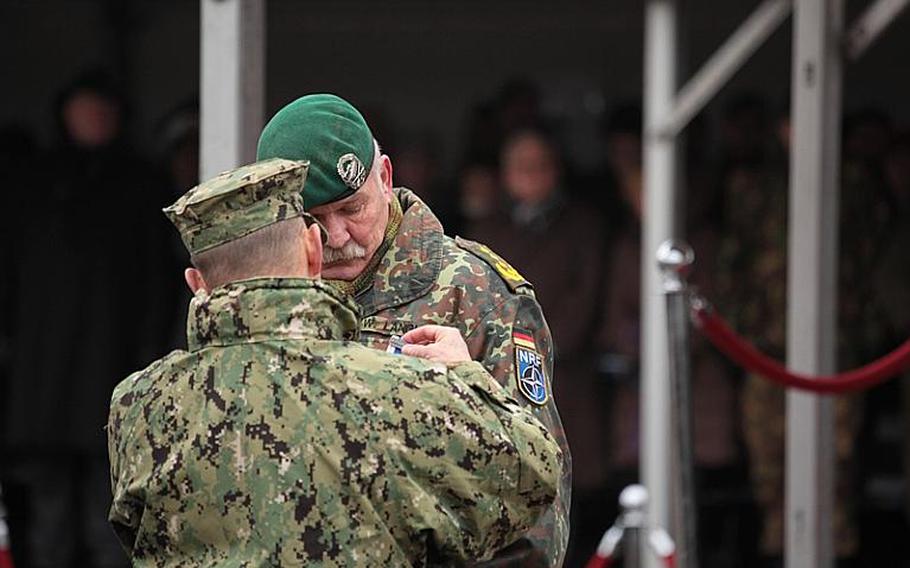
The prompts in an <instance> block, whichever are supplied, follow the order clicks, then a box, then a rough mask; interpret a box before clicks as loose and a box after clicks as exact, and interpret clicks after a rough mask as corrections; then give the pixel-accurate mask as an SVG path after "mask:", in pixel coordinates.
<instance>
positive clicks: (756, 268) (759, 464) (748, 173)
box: [717, 167, 878, 556]
mask: <svg viewBox="0 0 910 568" xmlns="http://www.w3.org/2000/svg"><path fill="white" fill-rule="evenodd" d="M843 186H844V189H843V192H842V197H841V223H840V233H841V247H840V252H839V256H838V258H839V267H838V271H839V302H838V330H839V331H838V348H837V366H838V369H847V368H850V367H854V366H856V365H859V364H862V363H863V362H865V361H864V359H865V358H866V357H868V356H869V349H868V346H870V345H874V344H875V343H876V338H875V337H874V336H875V334H876V320H877V317H876V315H875V314H870V313H868V312H866V313H864V310H863V309H862V306H867V305H871V303H868V293H869V290H870V289H869V287H867V286H865V285H863V284H862V279H863V274H868V273H869V272H868V271H871V263H872V262H873V260H872V258H873V257H872V255H870V253H869V251H871V250H873V249H874V248H875V246H874V242H875V240H876V239H877V238H878V235H876V234H875V233H874V232H871V231H866V230H859V226H860V225H861V222H862V221H863V220H865V222H868V221H869V220H870V218H871V216H870V215H869V207H870V203H869V200H868V199H865V198H864V197H863V196H865V195H868V194H866V193H864V192H861V191H859V188H861V187H863V186H864V183H863V182H861V180H860V179H858V178H857V177H855V174H854V173H853V172H851V171H850V170H849V169H846V170H845V171H844V180H843ZM726 191H727V195H726V200H727V201H726V203H727V207H726V220H727V224H728V226H727V231H726V235H725V238H724V240H723V242H722V245H721V250H720V252H719V262H718V265H719V266H720V267H722V270H720V272H719V274H718V283H717V303H718V307H719V309H720V312H721V313H722V314H723V315H724V316H725V317H729V318H730V320H731V323H732V324H733V326H734V328H735V329H736V330H737V331H738V332H739V333H741V334H743V335H744V336H745V337H746V338H748V339H749V340H751V341H752V342H754V343H755V344H756V346H757V347H758V348H759V349H761V350H762V351H764V352H765V353H767V354H769V355H771V356H772V357H774V358H776V359H778V360H780V361H783V360H784V359H785V354H786V350H785V347H786V343H787V341H786V307H787V208H788V202H787V200H788V196H787V171H786V169H785V168H782V167H781V168H776V169H770V170H769V171H755V170H751V169H748V168H740V169H737V170H735V171H734V172H732V173H731V174H730V175H729V176H728V179H727V183H726ZM742 395H743V398H742V407H743V430H744V432H743V434H744V437H745V441H746V446H747V449H748V451H749V456H750V467H751V476H752V486H753V491H754V493H755V498H756V500H757V502H758V505H759V508H760V511H761V514H762V520H763V529H762V537H761V543H760V550H761V551H762V553H764V554H766V555H770V556H777V555H780V554H781V553H782V551H783V537H784V514H785V513H784V472H785V463H784V457H785V436H786V389H784V388H782V387H780V386H779V385H776V384H774V383H771V382H769V381H768V380H766V379H764V378H762V377H760V376H757V375H752V374H749V375H748V376H747V378H746V382H745V384H744V387H743V392H742ZM861 412H862V406H861V395H855V394H854V395H838V396H836V397H835V399H834V413H835V448H834V451H835V459H836V464H837V473H836V475H835V482H836V494H835V497H836V499H835V510H834V519H833V525H834V535H835V537H834V540H835V551H836V553H837V554H838V556H850V555H853V554H855V553H856V550H857V547H858V534H857V528H856V519H855V518H854V513H853V510H852V509H853V502H854V499H853V494H854V490H853V487H852V483H853V479H854V476H853V471H852V467H853V466H852V464H853V459H854V450H855V439H856V435H857V432H858V427H859V422H860V418H861Z"/></svg>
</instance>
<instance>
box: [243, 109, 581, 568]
mask: <svg viewBox="0 0 910 568" xmlns="http://www.w3.org/2000/svg"><path fill="white" fill-rule="evenodd" d="M257 157H258V158H259V159H266V158H275V157H278V158H287V159H305V160H308V161H310V162H311V170H310V171H311V174H310V175H311V179H310V181H309V182H308V184H307V188H306V191H305V192H304V195H303V198H304V204H305V207H306V209H307V210H308V211H309V212H310V213H312V214H313V215H314V216H315V217H316V219H318V220H319V221H320V222H321V223H322V224H323V225H324V226H325V227H326V228H327V230H328V234H329V239H328V243H327V246H326V250H325V252H324V261H325V266H324V273H323V275H324V276H325V277H326V278H327V279H331V281H332V282H333V283H334V284H335V285H337V286H339V287H340V288H341V289H343V290H345V291H346V292H348V293H349V294H350V295H351V296H353V297H354V299H355V301H356V302H357V304H358V305H359V306H360V309H361V310H362V313H363V315H364V320H363V324H362V325H363V329H362V333H361V336H360V341H361V342H362V343H363V344H364V345H367V346H369V347H374V348H377V349H385V348H386V346H387V345H388V342H389V340H390V338H391V337H392V336H393V335H400V334H403V333H407V332H408V331H409V330H410V329H413V328H414V327H416V326H419V325H421V324H441V325H447V326H453V327H456V328H457V329H459V330H460V331H461V333H462V334H463V336H464V338H465V341H466V342H467V344H468V348H469V350H470V354H471V357H472V358H473V359H474V360H475V361H479V362H481V363H482V364H483V366H484V367H485V368H486V369H487V370H488V371H489V372H490V373H491V374H492V375H493V377H494V378H496V380H497V381H499V382H500V383H501V384H502V385H503V386H504V387H506V388H507V389H508V390H509V391H510V392H512V393H513V395H514V396H515V398H517V399H518V400H520V401H521V402H522V403H524V405H525V407H527V408H529V409H530V410H531V411H532V412H533V413H534V414H535V416H536V417H537V418H538V419H539V420H540V421H541V422H542V423H543V424H544V425H545V426H546V428H547V429H548V430H549V431H550V433H551V434H552V435H553V436H554V437H555V438H556V439H557V440H558V442H559V445H560V447H561V449H562V460H563V463H562V472H563V473H562V479H561V480H560V483H559V492H558V495H557V498H556V501H555V503H554V504H553V506H552V507H551V509H550V510H549V511H548V512H547V513H546V515H544V517H543V518H542V519H541V521H540V522H539V523H538V524H537V526H535V527H534V529H533V530H531V531H530V532H529V533H528V534H527V535H526V538H525V539H523V540H522V541H521V542H519V543H516V544H515V545H514V546H513V547H511V548H510V549H509V550H504V551H502V552H501V553H500V554H499V555H497V559H496V562H497V565H522V566H560V565H562V561H563V558H564V556H565V551H566V545H567V542H568V535H569V527H568V513H569V511H568V509H569V503H570V500H571V461H570V457H569V448H568V443H567V442H566V438H565V433H564V431H563V428H562V424H561V422H560V418H559V414H558V412H557V409H556V405H555V402H554V401H553V397H552V394H551V393H552V386H551V381H552V380H553V373H552V371H553V342H552V339H551V335H550V330H549V328H548V326H547V323H546V321H545V319H544V316H543V313H542V311H541V309H540V305H539V304H538V302H537V300H536V298H535V296H534V291H533V288H532V287H531V285H530V284H529V283H528V281H527V280H525V279H524V278H523V277H522V276H521V274H519V273H518V272H517V271H516V270H515V269H514V268H512V267H511V266H510V265H509V264H508V263H507V262H506V261H505V260H503V259H502V258H501V257H499V256H498V255H497V254H496V253H494V252H493V251H491V250H490V249H489V248H488V247H486V246H484V245H482V244H479V243H475V242H472V241H468V240H465V239H461V238H454V239H453V238H450V237H448V236H447V235H445V234H444V233H443V229H442V225H441V224H440V222H439V220H438V219H437V218H436V217H435V216H434V215H433V213H432V211H430V209H429V208H428V207H427V206H426V205H425V204H424V203H423V202H422V201H421V200H420V199H419V198H418V197H417V196H416V195H414V194H413V193H412V192H411V191H409V190H407V189H404V188H393V184H392V164H391V161H390V159H389V158H388V156H386V155H384V154H382V153H381V151H380V149H379V146H378V144H377V143H376V141H375V139H374V138H373V135H372V133H371V131H370V129H369V127H368V126H367V124H366V121H365V120H364V118H363V116H362V115H361V114H360V113H359V112H358V111H357V109H355V108H354V107H353V106H352V105H350V104H349V103H348V102H347V101H345V100H343V99H341V98H339V97H337V96H335V95H328V94H317V95H307V96H304V97H302V98H300V99H297V100H296V101H293V102H291V103H290V104H288V105H287V106H285V107H284V108H283V109H281V110H280V111H279V112H278V113H277V114H276V115H275V116H274V117H273V118H272V119H271V120H270V121H269V123H268V124H267V125H266V127H265V128H264V130H263V132H262V134H261V136H260V138H259V145H258V151H257ZM414 347H415V346H412V345H406V346H405V348H404V352H405V353H408V352H409V350H411V349H414Z"/></svg>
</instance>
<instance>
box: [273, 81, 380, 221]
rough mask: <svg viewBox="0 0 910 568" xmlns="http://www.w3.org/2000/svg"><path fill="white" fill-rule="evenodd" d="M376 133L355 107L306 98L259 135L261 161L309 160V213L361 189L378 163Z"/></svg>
mask: <svg viewBox="0 0 910 568" xmlns="http://www.w3.org/2000/svg"><path fill="white" fill-rule="evenodd" d="M374 153H375V152H374V146H373V134H372V133H371V132H370V127H369V126H367V123H366V121H365V120H364V119H363V116H362V115H361V114H360V112H359V111H358V110H357V109H356V108H354V107H353V106H352V105H351V103H349V102H347V101H346V100H344V99H342V98H341V97H338V96H336V95H330V94H317V95H306V96H305V97H301V98H299V99H297V100H296V101H294V102H292V103H290V104H288V105H287V106H285V107H284V108H283V109H281V110H280V111H278V113H277V114H275V116H273V117H272V119H271V120H270V121H269V123H268V124H266V125H265V128H264V129H263V130H262V134H261V135H260V136H259V146H258V148H257V151H256V158H257V159H259V160H263V159H267V158H286V159H289V160H308V161H309V162H310V175H309V179H308V180H307V186H306V191H305V192H304V195H303V200H304V203H305V205H306V208H307V209H311V208H313V207H317V206H319V205H324V204H326V203H332V202H333V201H338V200H340V199H344V198H345V197H348V196H349V195H351V194H353V193H354V192H355V191H357V190H358V189H360V188H361V187H362V186H363V184H364V182H365V181H366V179H367V177H368V176H369V174H370V169H371V168H372V167H373V158H374Z"/></svg>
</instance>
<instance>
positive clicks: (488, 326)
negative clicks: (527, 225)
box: [465, 289, 572, 566]
mask: <svg viewBox="0 0 910 568" xmlns="http://www.w3.org/2000/svg"><path fill="white" fill-rule="evenodd" d="M529 337H530V341H528V338H529ZM465 340H466V341H467V343H468V348H469V350H470V352H471V355H472V357H473V358H474V360H476V361H479V362H481V363H482V364H483V366H484V367H485V368H486V369H487V370H488V371H489V372H490V374H491V375H492V376H493V378H494V379H496V381H497V382H498V383H499V384H500V385H502V386H503V387H504V388H505V390H506V391H507V392H508V393H510V394H511V396H512V398H514V399H515V400H516V401H519V403H521V405H522V406H523V407H524V408H525V409H527V410H528V411H529V412H531V413H532V414H533V415H534V416H535V417H536V418H537V420H539V421H540V423H541V424H543V426H544V427H545V428H546V429H547V430H548V431H549V432H550V434H551V435H552V436H553V438H554V439H555V440H556V442H557V444H558V445H559V448H560V450H561V456H562V467H561V471H562V474H561V477H560V480H559V487H558V491H557V496H556V499H555V501H554V502H553V504H552V506H550V508H549V509H548V510H547V511H546V513H545V514H544V515H543V516H542V517H541V519H540V521H539V522H538V523H537V524H536V525H535V526H534V527H533V528H532V529H531V530H530V531H529V532H528V534H527V535H526V540H527V541H528V544H529V545H530V546H526V547H525V551H524V552H523V553H522V554H523V556H524V558H523V560H522V564H523V565H525V566H561V565H562V562H563V559H564V557H565V553H566V547H567V546H568V542H569V505H570V503H571V498H572V460H571V455H570V453H569V443H568V441H567V440H566V435H565V430H564V429H563V426H562V421H561V420H560V418H559V412H558V410H557V408H556V402H555V401H554V400H553V389H552V384H553V381H554V380H557V379H555V378H554V377H553V358H554V353H553V340H552V338H551V336H550V328H549V326H548V325H547V322H546V320H545V319H544V315H543V311H542V310H541V309H540V305H539V304H538V303H537V300H536V299H535V298H534V295H533V292H531V291H530V290H529V289H528V290H519V291H518V292H516V293H515V294H512V295H510V296H509V297H508V298H507V299H506V300H505V301H504V302H502V303H500V304H498V305H496V306H494V307H492V308H491V309H490V310H489V311H487V312H486V313H484V314H483V315H482V317H481V320H480V321H479V322H478V324H477V325H476V326H475V327H474V330H473V331H472V332H471V333H470V334H469V335H468V336H467V337H466V338H465ZM528 350H532V351H535V352H536V353H538V354H539V355H540V358H541V363H542V365H541V366H542V368H543V371H544V382H545V388H546V400H545V401H544V402H543V403H538V402H535V401H534V400H532V398H534V395H535V393H534V391H533V390H529V388H528V387H527V385H526V386H525V387H524V388H522V385H521V380H520V375H521V373H522V372H525V373H526V372H527V371H528V365H527V364H524V365H522V363H520V357H522V356H526V355H527V351H528ZM522 367H524V368H522ZM537 395H538V396H537V400H539V393H537Z"/></svg>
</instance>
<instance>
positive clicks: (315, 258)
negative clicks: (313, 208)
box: [303, 223, 322, 278]
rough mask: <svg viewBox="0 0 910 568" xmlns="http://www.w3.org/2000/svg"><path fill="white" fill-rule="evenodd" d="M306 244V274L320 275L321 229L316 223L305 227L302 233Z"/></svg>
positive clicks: (311, 276)
mask: <svg viewBox="0 0 910 568" xmlns="http://www.w3.org/2000/svg"><path fill="white" fill-rule="evenodd" d="M303 240H304V244H305V245H306V267H307V276H308V277H310V278H321V277H322V230H321V229H320V228H319V225H318V224H317V223H313V224H312V225H310V226H309V227H307V228H306V231H305V232H304V234H303Z"/></svg>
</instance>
